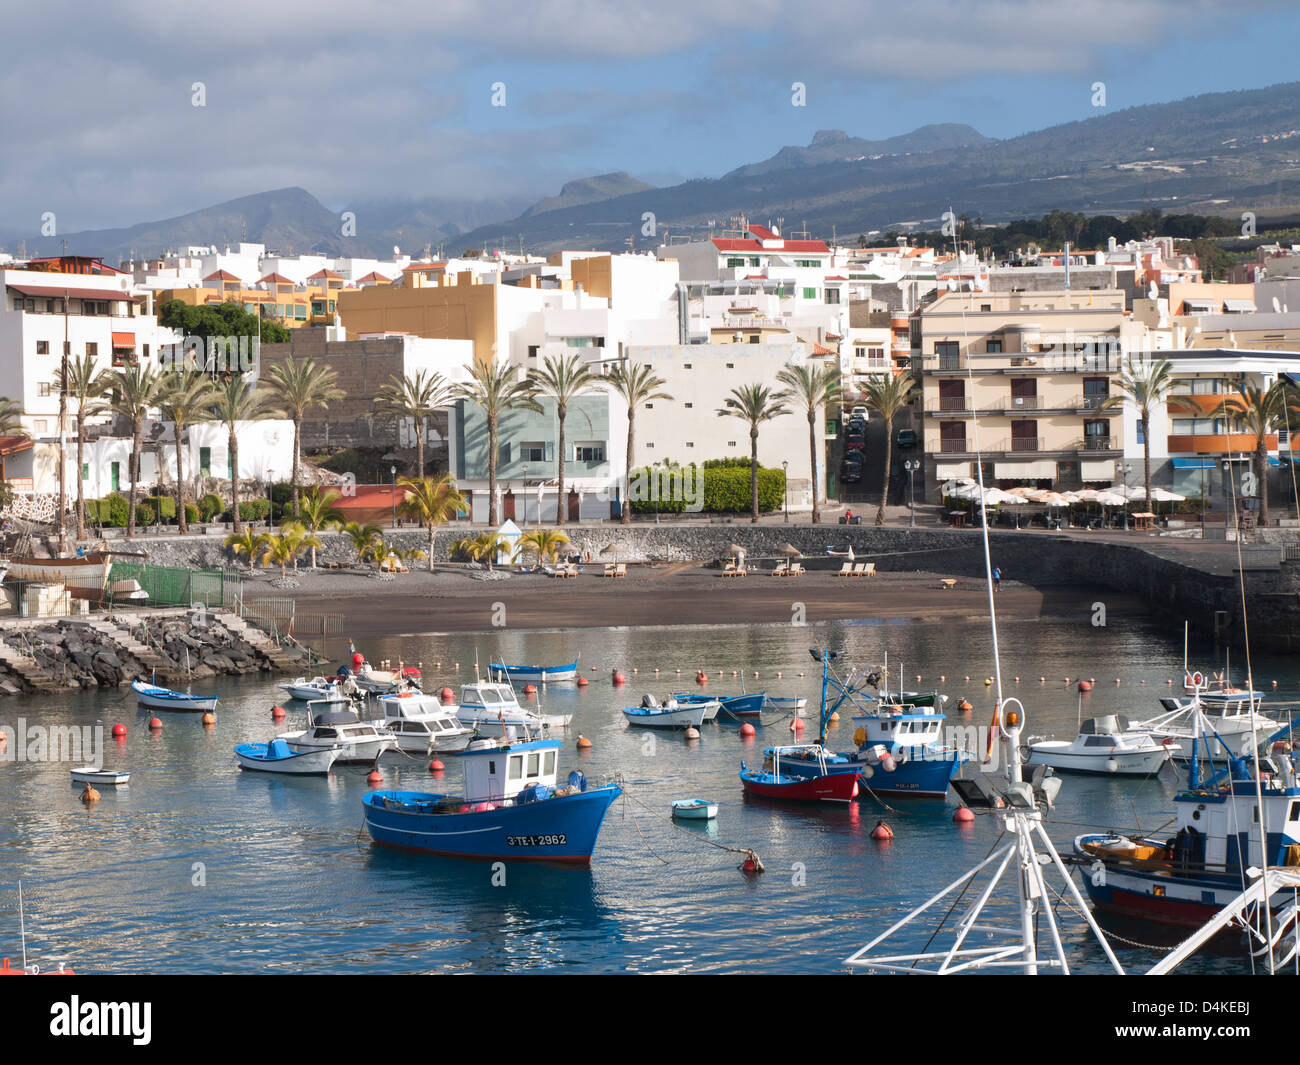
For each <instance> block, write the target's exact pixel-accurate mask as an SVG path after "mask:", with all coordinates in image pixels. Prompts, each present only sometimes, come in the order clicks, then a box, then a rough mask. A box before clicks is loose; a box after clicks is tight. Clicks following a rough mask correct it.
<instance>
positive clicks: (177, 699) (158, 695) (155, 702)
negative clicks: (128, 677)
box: [131, 678, 217, 712]
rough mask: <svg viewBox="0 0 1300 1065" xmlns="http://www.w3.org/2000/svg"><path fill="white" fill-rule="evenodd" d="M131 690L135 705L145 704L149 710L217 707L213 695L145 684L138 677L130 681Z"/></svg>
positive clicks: (193, 710) (196, 710)
mask: <svg viewBox="0 0 1300 1065" xmlns="http://www.w3.org/2000/svg"><path fill="white" fill-rule="evenodd" d="M131 690H132V691H133V692H135V701H136V705H138V706H147V707H148V708H149V709H150V710H181V711H190V712H201V711H206V710H215V709H216V708H217V697H216V696H215V695H191V694H190V693H189V692H178V691H173V690H172V689H171V688H160V687H158V686H157V685H155V684H146V683H145V682H144V681H142V680H140V679H138V678H137V679H136V680H133V681H131Z"/></svg>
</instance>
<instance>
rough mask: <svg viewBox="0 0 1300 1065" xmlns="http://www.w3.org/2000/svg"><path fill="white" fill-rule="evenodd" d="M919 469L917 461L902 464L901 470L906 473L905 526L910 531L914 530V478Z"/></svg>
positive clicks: (919, 465) (912, 460) (911, 460)
mask: <svg viewBox="0 0 1300 1065" xmlns="http://www.w3.org/2000/svg"><path fill="white" fill-rule="evenodd" d="M920 468H921V463H920V462H919V461H918V460H917V459H908V460H907V461H906V462H904V463H903V469H905V470H906V471H907V524H908V528H911V529H915V528H916V494H915V477H916V471H917V470H919V469H920Z"/></svg>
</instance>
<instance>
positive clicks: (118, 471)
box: [109, 462, 122, 492]
mask: <svg viewBox="0 0 1300 1065" xmlns="http://www.w3.org/2000/svg"><path fill="white" fill-rule="evenodd" d="M109 472H110V475H111V477H112V481H113V491H114V492H116V491H118V490H119V489H120V488H121V487H122V466H121V463H118V462H114V463H113V464H112V465H111V466H109Z"/></svg>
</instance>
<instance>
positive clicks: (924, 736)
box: [781, 651, 972, 798]
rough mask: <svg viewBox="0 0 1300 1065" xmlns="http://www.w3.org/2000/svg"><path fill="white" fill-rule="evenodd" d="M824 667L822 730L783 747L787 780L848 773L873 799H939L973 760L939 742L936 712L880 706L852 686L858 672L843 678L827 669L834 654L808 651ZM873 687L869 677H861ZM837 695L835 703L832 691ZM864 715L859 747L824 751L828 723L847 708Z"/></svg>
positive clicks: (940, 724) (860, 722) (857, 719)
mask: <svg viewBox="0 0 1300 1065" xmlns="http://www.w3.org/2000/svg"><path fill="white" fill-rule="evenodd" d="M809 653H810V654H811V655H812V656H813V658H814V659H815V660H817V661H819V662H821V664H822V711H821V731H820V733H819V735H818V738H817V742H816V743H811V744H806V745H804V746H802V747H786V748H781V767H782V769H783V771H784V772H785V773H786V774H787V775H790V776H797V775H800V774H803V775H807V776H821V775H824V774H827V773H831V774H839V773H845V774H848V773H852V774H854V775H856V776H858V777H860V778H861V783H862V785H863V787H862V788H861V789H860V792H867V793H874V794H877V795H916V796H921V797H926V798H942V797H943V796H944V795H945V794H947V791H948V782H949V781H950V780H952V778H953V776H954V774H955V773H956V772H957V770H958V769H959V768H960V767H961V766H962V764H963V763H965V762H967V761H969V760H970V759H971V757H972V755H970V754H969V753H967V752H965V751H961V750H958V749H957V748H955V747H949V746H945V745H944V744H943V722H944V720H945V717H944V715H943V714H941V713H938V712H937V711H931V710H927V709H925V708H918V707H912V706H899V705H896V704H886V703H882V702H881V701H880V700H879V699H877V698H876V697H874V696H872V695H869V694H867V693H866V692H863V691H861V690H859V689H858V688H857V687H856V681H857V679H858V677H857V673H858V671H857V670H854V671H852V672H850V673H849V675H848V677H846V678H845V679H844V680H841V679H840V678H839V677H837V676H836V675H835V674H834V673H833V672H832V671H831V662H833V661H834V660H835V659H836V658H837V657H838V655H837V653H836V652H834V651H811V652H809ZM863 679H864V681H865V682H866V683H869V684H871V685H872V686H873V687H875V683H874V681H873V680H872V677H871V675H870V674H869V675H868V676H867V677H865V678H863ZM832 692H835V693H838V696H837V697H836V698H835V701H834V702H833V703H831V702H830V699H829V695H830V693H832ZM846 703H847V704H848V705H850V706H856V707H858V708H859V709H862V710H864V711H865V713H862V714H858V715H855V716H854V717H853V723H854V724H855V725H857V726H858V728H857V729H856V731H855V732H854V735H853V741H854V743H856V744H857V749H856V750H854V751H851V752H848V753H837V752H833V751H828V750H827V749H826V746H825V745H826V724H827V722H828V721H829V719H830V715H831V714H832V713H838V712H839V711H840V708H841V707H843V706H844V705H845V704H846Z"/></svg>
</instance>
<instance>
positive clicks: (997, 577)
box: [993, 567, 1002, 592]
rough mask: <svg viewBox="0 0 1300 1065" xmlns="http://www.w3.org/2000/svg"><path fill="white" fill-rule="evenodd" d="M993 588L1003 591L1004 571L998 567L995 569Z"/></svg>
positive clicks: (996, 590)
mask: <svg viewBox="0 0 1300 1065" xmlns="http://www.w3.org/2000/svg"><path fill="white" fill-rule="evenodd" d="M993 590H994V591H995V592H1000V591H1002V571H1001V570H1000V569H998V568H997V567H994V569H993Z"/></svg>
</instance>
